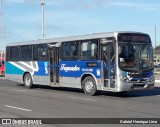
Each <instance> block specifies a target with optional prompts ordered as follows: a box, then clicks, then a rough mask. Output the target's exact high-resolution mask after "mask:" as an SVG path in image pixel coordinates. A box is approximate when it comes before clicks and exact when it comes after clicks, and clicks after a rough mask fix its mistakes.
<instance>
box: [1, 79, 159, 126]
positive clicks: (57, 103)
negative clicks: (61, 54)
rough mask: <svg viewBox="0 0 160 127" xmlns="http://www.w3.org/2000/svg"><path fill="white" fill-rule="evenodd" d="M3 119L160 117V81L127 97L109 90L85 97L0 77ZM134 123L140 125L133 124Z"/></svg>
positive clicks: (130, 93)
mask: <svg viewBox="0 0 160 127" xmlns="http://www.w3.org/2000/svg"><path fill="white" fill-rule="evenodd" d="M0 118H160V84H156V86H155V89H154V90H146V91H134V92H129V93H127V94H126V95H125V96H118V95H116V94H114V93H110V92H102V93H101V94H100V95H98V96H86V95H85V94H84V93H83V92H82V91H81V90H77V89H68V88H50V87H42V86H41V87H40V86H37V87H35V88H34V89H27V88H25V87H24V86H23V85H22V84H18V83H16V82H13V81H9V80H6V79H5V78H0ZM1 126H2V125H0V127H1ZM16 126H17V125H16ZM36 126H37V127H38V126H39V125H35V126H34V127H36ZM43 126H44V125H43ZM45 126H49V127H50V126H58V127H63V126H68V127H70V126H71V127H72V126H73V127H75V125H45ZM76 126H78V127H79V126H83V125H76ZM87 126H89V127H91V126H92V127H93V126H95V127H96V126H97V125H87ZM100 126H105V127H106V125H100ZM110 126H111V127H112V126H113V127H114V126H117V127H119V126H118V125H110ZM123 126H124V125H123ZM135 126H137V127H138V126H139V125H134V126H133V125H132V127H135ZM147 126H148V127H150V126H151V125H147ZM154 126H157V127H158V126H159V125H153V127H154ZM2 127H4V126H2ZM12 127H13V125H12ZM120 127H121V126H120Z"/></svg>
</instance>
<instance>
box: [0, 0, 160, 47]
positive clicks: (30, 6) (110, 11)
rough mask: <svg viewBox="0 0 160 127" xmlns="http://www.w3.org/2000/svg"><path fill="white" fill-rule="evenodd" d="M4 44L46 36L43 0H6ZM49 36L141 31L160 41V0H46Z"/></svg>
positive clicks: (153, 41) (3, 29) (46, 27)
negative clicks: (43, 26) (43, 25)
mask: <svg viewBox="0 0 160 127" xmlns="http://www.w3.org/2000/svg"><path fill="white" fill-rule="evenodd" d="M2 1H3V4H2V17H1V18H0V21H1V22H2V26H3V27H2V47H3V48H4V47H5V45H6V43H11V42H21V41H29V40H37V39H42V8H41V2H42V0H2ZM44 20H45V22H44V24H45V28H44V31H45V39H49V38H56V37H67V36H76V35H84V34H91V33H101V32H114V31H138V32H144V33H147V34H149V35H150V36H151V40H152V43H153V46H155V26H156V40H157V41H156V44H157V45H160V0H45V18H44Z"/></svg>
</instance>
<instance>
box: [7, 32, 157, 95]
mask: <svg viewBox="0 0 160 127" xmlns="http://www.w3.org/2000/svg"><path fill="white" fill-rule="evenodd" d="M5 67H6V70H5V72H6V77H7V78H8V79H10V80H13V81H17V82H20V83H24V85H25V86H26V87H28V88H31V87H32V86H34V84H36V85H37V84H39V85H49V86H55V87H70V88H80V89H83V91H84V92H85V93H86V94H87V95H94V94H96V93H97V91H99V90H100V91H112V92H120V93H124V92H126V91H132V90H146V89H152V88H153V87H154V82H155V80H154V72H153V71H154V62H153V49H152V43H151V39H150V37H149V35H148V34H145V33H140V32H110V33H96V34H89V35H81V36H72V37H63V38H54V39H44V40H43V39H42V40H34V41H26V42H17V43H8V44H7V46H6V62H5Z"/></svg>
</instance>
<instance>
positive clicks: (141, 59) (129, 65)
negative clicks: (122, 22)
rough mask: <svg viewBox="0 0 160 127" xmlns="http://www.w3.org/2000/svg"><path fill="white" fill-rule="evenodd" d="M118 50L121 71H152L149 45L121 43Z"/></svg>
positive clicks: (151, 51) (151, 52)
mask: <svg viewBox="0 0 160 127" xmlns="http://www.w3.org/2000/svg"><path fill="white" fill-rule="evenodd" d="M118 48H119V49H118V50H119V67H120V69H121V70H124V71H135V72H138V71H147V70H151V69H153V67H154V65H153V58H152V55H153V50H152V46H151V45H150V44H146V43H136V42H121V43H119V47H118Z"/></svg>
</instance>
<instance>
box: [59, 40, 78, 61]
mask: <svg viewBox="0 0 160 127" xmlns="http://www.w3.org/2000/svg"><path fill="white" fill-rule="evenodd" d="M78 52H79V50H78V44H77V42H63V44H62V60H77V59H78V57H79V54H78Z"/></svg>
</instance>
